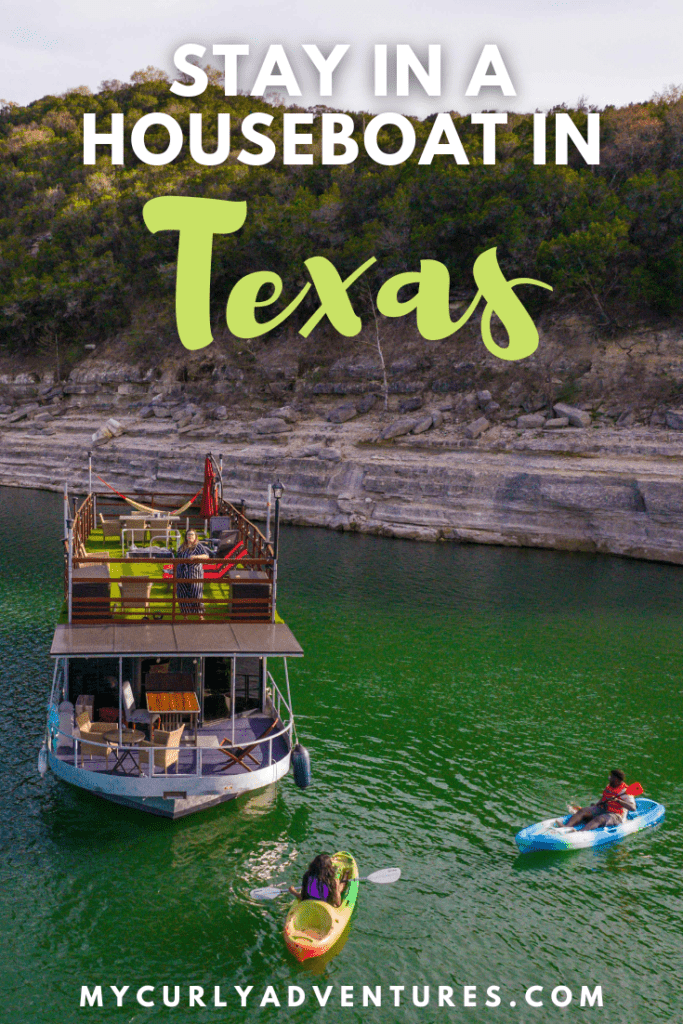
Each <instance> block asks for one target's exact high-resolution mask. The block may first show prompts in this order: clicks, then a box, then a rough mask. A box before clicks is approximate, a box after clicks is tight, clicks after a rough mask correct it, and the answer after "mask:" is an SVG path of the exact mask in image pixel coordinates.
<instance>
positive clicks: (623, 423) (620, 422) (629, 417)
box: [617, 409, 636, 427]
mask: <svg viewBox="0 0 683 1024" xmlns="http://www.w3.org/2000/svg"><path fill="white" fill-rule="evenodd" d="M635 422H636V414H635V413H634V411H633V409H625V410H624V412H622V414H621V416H619V418H618V419H617V426H618V427H632V426H633V424H634V423H635Z"/></svg>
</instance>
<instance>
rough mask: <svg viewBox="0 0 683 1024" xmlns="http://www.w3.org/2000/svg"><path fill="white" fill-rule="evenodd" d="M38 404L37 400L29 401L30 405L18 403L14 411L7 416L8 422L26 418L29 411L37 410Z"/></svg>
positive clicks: (29, 413)
mask: <svg viewBox="0 0 683 1024" xmlns="http://www.w3.org/2000/svg"><path fill="white" fill-rule="evenodd" d="M38 409H40V406H39V405H38V403H37V402H33V403H31V405H20V406H19V408H18V409H17V411H16V412H13V413H12V414H11V415H10V416H8V417H7V422H8V423H17V422H18V421H19V420H23V419H26V417H27V416H30V415H31V413H34V412H37V411H38Z"/></svg>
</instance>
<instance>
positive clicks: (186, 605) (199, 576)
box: [176, 543, 211, 615]
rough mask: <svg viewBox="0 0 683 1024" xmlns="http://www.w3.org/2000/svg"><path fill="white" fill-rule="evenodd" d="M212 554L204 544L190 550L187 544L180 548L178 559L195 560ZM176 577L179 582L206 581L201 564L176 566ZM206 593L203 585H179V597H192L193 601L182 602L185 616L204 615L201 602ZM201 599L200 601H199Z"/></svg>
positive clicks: (190, 563)
mask: <svg viewBox="0 0 683 1024" xmlns="http://www.w3.org/2000/svg"><path fill="white" fill-rule="evenodd" d="M210 554H211V552H210V551H209V549H208V548H205V547H204V545H203V544H199V543H197V544H195V546H194V547H193V548H189V547H188V546H187V544H183V546H182V547H181V548H178V553H177V554H176V558H195V557H196V556H197V555H210ZM176 577H177V579H179V580H203V579H204V566H203V565H202V563H201V562H186V563H185V564H183V565H177V566H176ZM203 593H204V584H203V583H179V584H178V597H180V598H183V597H192V598H194V599H195V600H193V601H181V602H180V610H181V612H182V613H183V615H203V614H204V605H203V604H202V602H201V597H202V595H203ZM198 599H199V600H198Z"/></svg>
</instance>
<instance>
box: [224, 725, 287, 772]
mask: <svg viewBox="0 0 683 1024" xmlns="http://www.w3.org/2000/svg"><path fill="white" fill-rule="evenodd" d="M279 724H280V719H279V718H276V719H275V721H274V722H271V723H270V725H269V726H268V728H267V729H266V731H265V732H262V733H261V735H260V736H259V737H258V739H256V740H254V742H253V743H250V744H249V746H248V747H235V748H234V750H226V749H225V746H224V744H226V743H227V742H228V741H227V739H223V740H221V742H220V744H219V747H218V749H219V750H220V752H221V754H224V755H225V757H226V761H227V763H226V764H222V765H221V766H220V768H219V769H218V770H219V772H224V771H225V770H226V769H227V768H232V766H233V765H234V764H238V765H241V766H242V768H244V770H245V771H247V772H252V771H253V770H254V769H253V768H250V767H249V765H248V764H246V763H245V758H247V757H248V758H249V760H250V761H253V762H254V764H255V765H260V764H261V762H260V761H259V760H257V758H255V757H254V755H253V754H252V750H254V748H255V747H258V745H259V743H261V742H262V740H264V739H265V738H266V736H267V735H268V733H270V732H272V731H273V729H275V727H276V726H277V725H279Z"/></svg>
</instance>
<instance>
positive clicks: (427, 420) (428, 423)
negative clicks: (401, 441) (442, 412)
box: [413, 413, 434, 434]
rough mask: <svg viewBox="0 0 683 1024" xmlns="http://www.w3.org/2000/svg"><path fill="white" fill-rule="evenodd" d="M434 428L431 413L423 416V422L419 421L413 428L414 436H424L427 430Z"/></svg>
mask: <svg viewBox="0 0 683 1024" xmlns="http://www.w3.org/2000/svg"><path fill="white" fill-rule="evenodd" d="M433 426H434V419H433V417H432V414H431V413H428V414H427V415H426V416H423V417H422V419H421V420H418V421H417V423H416V424H415V426H414V427H413V434H424V432H425V430H431V428H432V427H433Z"/></svg>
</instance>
